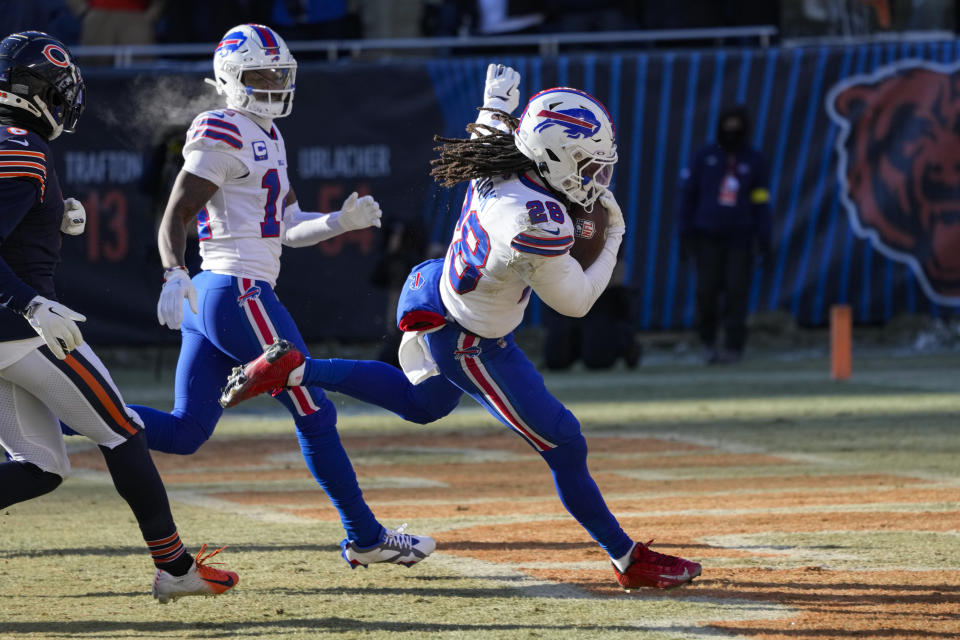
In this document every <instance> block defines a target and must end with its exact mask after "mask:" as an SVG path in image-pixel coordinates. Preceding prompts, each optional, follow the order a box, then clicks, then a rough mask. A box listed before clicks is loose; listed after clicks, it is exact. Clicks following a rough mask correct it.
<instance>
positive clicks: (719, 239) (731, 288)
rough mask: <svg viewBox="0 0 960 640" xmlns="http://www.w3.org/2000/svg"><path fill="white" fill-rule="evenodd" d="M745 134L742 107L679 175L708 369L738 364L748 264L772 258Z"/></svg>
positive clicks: (766, 207)
mask: <svg viewBox="0 0 960 640" xmlns="http://www.w3.org/2000/svg"><path fill="white" fill-rule="evenodd" d="M748 132H749V117H748V114H747V110H746V108H744V107H742V106H736V107H733V108H730V109H726V110H724V111H723V112H721V114H720V118H719V122H718V125H717V139H716V142H712V143H709V144H707V145H706V146H704V147H703V148H702V149H701V150H700V151H699V152H698V153H697V154H696V156H694V159H693V162H692V163H691V164H690V167H689V168H685V169H684V170H683V171H682V173H681V175H680V197H679V199H678V202H679V206H678V211H677V218H678V222H679V224H678V227H679V232H680V246H681V251H682V252H683V254H684V255H685V256H687V257H692V258H693V260H694V263H695V267H696V273H697V313H698V320H697V322H698V332H699V335H700V340H701V342H702V344H703V347H704V350H705V359H706V361H707V363H708V364H717V363H729V362H737V361H739V360H740V359H741V358H742V357H743V349H744V346H745V345H746V341H747V298H748V294H749V290H750V277H751V274H752V272H753V265H754V262H755V259H756V257H757V256H759V257H760V259H761V260H762V261H763V262H767V261H768V258H769V256H770V239H771V233H772V231H771V215H770V192H769V190H768V184H769V171H768V169H767V162H766V160H765V159H764V158H763V156H762V155H761V154H760V152H759V151H757V150H756V149H753V148H751V147H750V146H749V144H748V142H747V136H748ZM721 325H722V327H723V330H724V342H723V349H722V350H721V349H719V348H718V344H717V337H718V335H717V334H718V332H719V329H720V326H721Z"/></svg>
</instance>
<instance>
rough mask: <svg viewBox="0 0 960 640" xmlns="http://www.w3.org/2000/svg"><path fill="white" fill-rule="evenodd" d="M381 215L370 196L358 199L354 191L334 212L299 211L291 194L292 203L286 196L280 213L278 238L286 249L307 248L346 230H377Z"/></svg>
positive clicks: (378, 206)
mask: <svg viewBox="0 0 960 640" xmlns="http://www.w3.org/2000/svg"><path fill="white" fill-rule="evenodd" d="M290 193H291V194H292V193H293V191H292V190H291V192H290ZM382 215H383V213H382V212H381V210H380V204H379V203H378V202H377V201H376V200H374V199H373V196H363V197H362V198H361V197H359V196H358V195H357V192H356V191H354V192H353V193H351V194H350V195H349V196H348V197H347V199H346V200H345V201H344V203H343V206H342V207H340V210H339V211H334V212H333V213H316V212H312V211H301V210H300V205H299V204H298V203H297V201H296V196H295V195H294V196H293V201H292V202H290V201H289V197H288V203H287V208H286V209H285V210H284V212H283V224H282V226H281V229H280V239H281V241H282V242H283V244H284V245H286V246H288V247H309V246H310V245H314V244H317V243H318V242H322V241H324V240H327V239H329V238H332V237H334V236H338V235H340V234H341V233H346V232H347V231H356V230H357V229H366V228H367V227H379V226H380V218H381V216H382Z"/></svg>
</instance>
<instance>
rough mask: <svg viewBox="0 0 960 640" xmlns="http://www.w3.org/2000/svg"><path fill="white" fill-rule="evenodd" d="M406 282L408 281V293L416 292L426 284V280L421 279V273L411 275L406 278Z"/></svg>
mask: <svg viewBox="0 0 960 640" xmlns="http://www.w3.org/2000/svg"><path fill="white" fill-rule="evenodd" d="M407 280H409V281H410V291H416V290H417V289H419V288H420V287H422V286H423V283H424V282H426V278H424V277H423V273H422V272H420V271H417V272H416V273H411V274H410V275H409V276H407Z"/></svg>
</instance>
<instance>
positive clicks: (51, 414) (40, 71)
mask: <svg viewBox="0 0 960 640" xmlns="http://www.w3.org/2000/svg"><path fill="white" fill-rule="evenodd" d="M83 106H84V83H83V78H82V77H81V75H80V70H79V69H78V68H77V67H76V65H75V64H74V63H73V62H72V60H71V56H70V53H69V52H68V50H67V49H66V47H65V46H64V45H63V44H62V43H61V42H59V41H57V40H56V39H54V38H52V37H50V36H49V35H47V34H45V33H40V32H35V31H28V32H23V33H15V34H12V35H10V36H7V37H6V38H4V39H3V41H2V42H0V123H2V124H0V447H2V449H4V450H5V451H6V452H7V453H8V455H9V457H10V460H9V461H5V462H0V509H2V508H4V507H6V506H8V505H11V504H15V503H18V502H23V501H25V500H29V499H31V498H35V497H37V496H40V495H43V494H45V493H48V492H49V491H52V490H53V489H55V488H56V487H57V486H59V484H60V482H61V481H62V479H63V478H64V477H65V476H66V475H67V474H68V472H69V470H70V461H69V459H68V458H67V452H66V448H65V447H64V443H63V436H62V435H61V432H60V428H61V427H60V424H61V423H60V421H61V420H62V421H63V422H65V423H67V424H69V425H70V426H71V427H72V428H73V430H74V432H77V433H80V434H82V435H85V436H87V437H88V438H90V439H91V440H93V441H94V442H96V443H97V444H98V445H100V451H101V453H102V454H103V457H104V460H105V461H106V464H107V468H108V469H109V471H110V475H111V477H112V479H113V483H114V486H115V487H116V489H117V492H118V493H119V494H120V495H121V496H122V497H123V498H124V499H125V500H126V501H127V503H128V504H129V506H130V508H131V510H132V511H133V514H134V516H135V517H136V519H137V522H138V524H139V525H140V530H141V533H142V535H143V539H144V541H145V542H146V544H147V547H148V549H149V550H150V554H151V556H152V557H153V560H154V564H155V565H156V567H157V569H156V573H155V574H154V580H153V594H154V596H155V597H156V598H157V599H158V600H160V601H161V602H166V601H168V600H170V599H174V598H178V597H181V596H185V595H200V594H204V595H212V594H218V593H223V592H225V591H227V590H228V589H230V588H231V587H233V586H234V585H235V584H236V583H237V580H238V578H237V574H235V573H233V572H229V571H223V570H220V569H216V568H214V567H210V566H208V565H205V564H204V560H205V559H206V557H209V555H208V556H203V554H202V552H203V549H201V553H200V554H198V555H197V557H196V558H193V557H192V556H191V555H190V554H189V553H188V552H187V550H186V547H185V546H184V545H183V543H182V542H181V540H180V536H179V534H178V533H177V528H176V525H175V524H174V521H173V516H172V515H171V513H170V506H169V503H168V501H167V495H166V491H165V489H164V486H163V482H162V481H161V479H160V475H159V474H158V473H157V470H156V467H155V466H154V465H153V460H151V458H150V452H149V451H148V449H147V446H146V442H145V440H144V437H143V426H142V423H141V421H140V418H139V417H138V416H137V415H136V413H134V412H133V411H131V410H129V409H128V408H126V407H125V406H124V403H123V400H122V398H121V397H120V393H119V391H118V390H117V387H116V385H114V383H113V381H112V380H111V379H110V374H109V373H108V372H107V370H106V368H105V367H104V366H103V363H101V362H100V360H99V359H98V358H97V356H96V355H95V354H94V353H93V351H92V350H91V349H90V347H89V346H88V345H87V344H86V343H85V342H83V336H82V334H81V332H80V329H79V328H78V327H77V324H76V323H77V322H78V321H83V320H85V318H84V317H83V316H82V315H81V314H79V313H76V312H75V311H72V310H71V309H69V308H67V307H66V306H64V305H62V304H60V303H58V302H56V294H55V290H54V280H53V278H54V272H55V270H56V267H57V264H58V263H59V261H60V241H61V237H60V234H61V232H63V233H67V234H69V235H78V234H80V233H82V232H83V226H84V224H85V216H84V212H83V207H82V205H80V204H79V203H78V202H76V201H75V200H73V199H72V198H71V199H68V200H67V201H64V199H63V195H62V194H61V192H60V184H59V182H58V180H57V174H56V171H55V169H54V164H53V161H52V159H51V157H50V149H49V146H48V141H50V140H53V139H55V138H56V137H57V136H59V135H60V133H61V132H64V131H66V132H71V131H73V129H74V127H75V126H76V123H77V120H78V119H79V117H80V114H81V113H82V112H83ZM211 555H212V554H211Z"/></svg>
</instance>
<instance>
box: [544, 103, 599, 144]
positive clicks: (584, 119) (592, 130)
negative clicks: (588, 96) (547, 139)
mask: <svg viewBox="0 0 960 640" xmlns="http://www.w3.org/2000/svg"><path fill="white" fill-rule="evenodd" d="M537 117H538V118H542V120H541V121H540V122H539V123H538V124H537V126H535V127H534V128H533V130H534V131H536V132H538V133H539V132H540V131H543V130H544V129H546V128H547V127H553V126H559V127H562V128H563V131H564V133H566V134H567V136H568V137H570V138H585V137H590V136H593V135H595V134H596V133H597V131H599V130H600V121H599V120H597V118H596V116H594V115H593V114H592V113H591V112H590V110H589V109H559V110H557V111H551V110H549V109H541V110H540V112H539V113H537Z"/></svg>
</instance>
